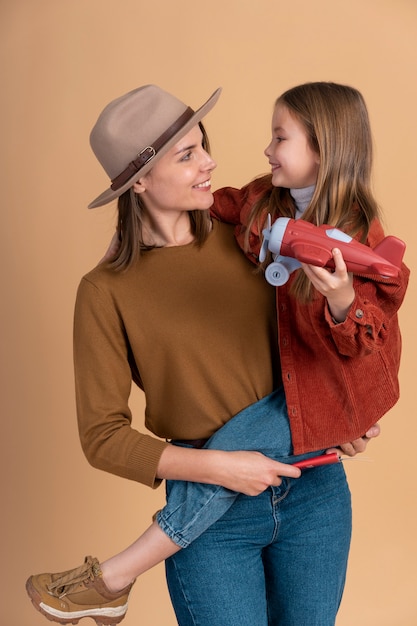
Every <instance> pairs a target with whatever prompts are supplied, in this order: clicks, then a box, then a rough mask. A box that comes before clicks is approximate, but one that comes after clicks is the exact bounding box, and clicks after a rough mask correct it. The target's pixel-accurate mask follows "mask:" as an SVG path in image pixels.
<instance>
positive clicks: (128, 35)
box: [0, 0, 417, 626]
mask: <svg viewBox="0 0 417 626" xmlns="http://www.w3.org/2000/svg"><path fill="white" fill-rule="evenodd" d="M0 29H1V33H0V35H1V36H0V51H1V60H0V61H1V62H0V67H1V70H0V71H1V85H0V89H1V99H0V111H1V115H0V120H1V133H0V138H1V139H0V141H1V146H0V158H1V168H0V176H1V190H2V203H3V208H2V223H3V227H2V229H3V236H2V244H1V246H0V250H1V255H2V261H1V268H2V279H1V295H2V306H1V309H0V310H1V329H2V339H1V367H2V373H1V394H0V398H1V405H2V408H1V419H2V436H1V453H0V462H1V467H0V472H1V474H0V475H1V483H2V500H1V507H2V514H1V517H2V533H1V541H2V546H1V554H2V559H1V569H2V574H1V581H2V583H1V587H0V589H1V591H0V596H1V613H0V614H1V617H0V622H1V624H4V625H5V626H6V624H7V626H29V624H30V626H37V625H41V624H46V623H47V622H46V620H45V619H44V618H43V617H41V616H40V615H38V614H36V613H35V611H33V610H32V608H31V607H30V604H29V601H28V600H27V598H26V596H25V593H24V582H25V579H26V577H27V576H28V575H29V574H30V573H32V572H38V571H42V570H45V569H46V570H52V571H54V570H60V569H64V568H68V567H73V566H76V565H78V564H79V563H80V562H81V560H82V559H83V557H84V556H85V555H86V554H90V553H91V554H93V555H97V556H98V557H99V558H105V557H107V556H109V555H110V554H111V553H113V552H114V551H116V550H119V549H120V548H121V547H122V546H124V545H125V544H126V543H127V542H130V541H131V540H133V539H134V538H135V537H136V535H137V534H138V533H139V532H140V531H141V530H143V529H144V528H145V527H146V525H147V524H148V522H149V520H150V517H151V514H152V513H153V512H154V510H155V509H156V508H158V507H159V506H160V504H161V503H162V502H163V491H162V490H158V491H156V492H151V491H150V490H148V489H146V488H145V487H142V486H140V485H137V484H134V483H129V482H128V481H124V480H121V479H119V478H116V477H114V476H110V475H107V474H105V473H102V472H99V471H97V470H94V469H92V468H91V467H90V466H89V465H88V464H87V462H86V460H85V459H84V457H83V455H82V452H81V450H80V446H79V443H78V435H77V430H76V421H75V409H74V397H73V379H72V355H71V332H72V328H71V325H72V311H73V303H74V296H75V290H76V287H77V284H78V281H79V279H80V277H81V275H82V274H83V273H85V272H86V271H87V270H89V269H90V268H91V267H92V266H93V265H94V264H95V263H96V261H97V260H98V259H99V258H100V255H101V254H102V252H103V251H104V249H105V248H106V244H107V242H108V240H109V239H110V236H111V234H112V232H113V226H114V207H106V208H102V209H96V210H95V211H87V209H86V205H87V203H88V201H90V200H92V199H93V198H94V197H95V196H96V195H98V193H99V192H101V191H102V190H103V189H104V188H105V187H106V186H107V184H108V182H107V180H106V178H105V176H104V174H103V173H102V172H101V170H100V168H99V166H98V165H97V164H96V162H95V160H94V158H93V155H92V153H91V151H90V148H89V145H88V134H89V131H90V129H91V127H92V125H93V123H94V122H95V119H96V117H97V115H98V113H99V112H100V110H101V109H102V107H103V106H104V105H105V104H106V103H107V102H108V101H109V100H111V99H113V98H114V97H116V96H118V95H121V94H122V93H124V92H126V91H128V90H130V89H132V88H134V87H136V86H138V85H140V84H145V83H148V82H156V83H157V84H159V85H161V86H162V87H164V88H165V89H167V90H171V91H173V92H174V93H175V94H177V95H178V96H179V97H180V98H182V99H183V100H184V101H186V102H187V103H189V104H190V105H191V106H193V107H198V106H200V104H201V103H202V102H203V101H204V100H205V99H206V98H207V97H208V96H209V95H210V94H211V92H212V91H214V89H215V88H216V87H217V86H219V85H221V86H223V88H224V92H223V95H222V98H221V100H220V102H219V105H218V106H217V108H216V109H215V110H214V111H213V112H212V113H211V114H210V116H209V117H208V118H207V127H208V130H209V133H210V136H211V140H212V143H213V146H214V156H215V158H216V159H217V161H218V163H219V167H218V169H217V171H216V174H215V185H216V186H221V185H223V184H232V185H236V186H239V185H241V184H243V183H245V182H246V181H247V180H249V179H250V178H251V177H253V176H254V175H255V174H258V173H261V172H264V171H266V170H267V167H266V161H265V159H264V157H263V153H262V151H263V148H264V146H265V145H266V144H267V143H268V141H269V124H270V114H271V110H272V102H273V100H274V98H275V97H276V96H277V95H278V94H279V93H280V92H282V91H283V90H285V89H287V88H288V87H291V86H293V85H295V84H298V83H300V82H304V81H309V80H334V81H337V82H344V83H350V84H352V85H354V86H356V87H358V88H359V89H360V90H361V91H362V92H363V94H364V96H365V98H366V100H367V103H368V106H369V111H370V116H371V121H372V124H373V131H374V137H375V143H376V163H375V190H376V194H377V197H378V199H379V201H380V203H381V204H382V206H383V208H384V211H385V224H386V229H387V230H388V231H389V232H391V233H393V234H396V235H397V236H399V237H401V238H403V239H405V240H406V242H407V244H408V250H407V253H406V261H407V263H408V265H410V266H411V267H412V268H413V267H415V264H416V248H417V234H416V232H415V230H416V227H417V220H416V217H415V212H416V197H417V176H416V165H417V162H416V161H417V159H416V139H417V137H416V121H415V115H416V110H417V81H416V60H417V56H416V55H417V2H416V0H350V1H349V2H346V1H343V2H341V1H339V0H316V1H315V2H310V1H308V0H291V2H288V1H287V2H283V1H279V0H211V2H208V3H207V2H199V1H198V0H175V1H172V0H159V1H157V0H155V1H151V0H147V1H146V2H145V1H144V0H117V1H116V0H113V1H111V0H0ZM414 281H415V277H414V276H413V280H412V283H411V285H410V289H409V292H408V296H407V300H406V303H405V305H404V307H403V309H402V311H401V321H402V329H403V336H404V355H403V361H402V370H401V382H402V397H401V400H400V402H399V403H398V405H397V406H396V407H395V408H394V409H393V410H392V411H391V412H390V414H389V415H387V416H386V417H385V418H384V420H383V423H382V428H383V434H382V436H381V437H380V439H379V440H378V441H377V442H374V443H373V444H372V445H371V446H369V448H368V452H367V455H366V456H367V459H368V460H367V461H363V460H362V459H361V460H354V461H349V462H347V463H346V468H347V471H348V474H349V477H350V483H351V488H352V491H353V501H354V515H355V531H354V537H353V546H352V553H351V559H350V566H349V573H348V581H347V589H346V593H345V596H344V601H343V605H342V608H341V611H340V615H339V618H338V622H337V623H338V626H353V625H355V626H413V625H415V624H417V602H416V573H415V562H416V558H417V545H416V539H415V535H416V523H417V504H416V489H415V484H416V482H415V472H416V462H415V454H416V453H415V447H416V443H415V439H416V425H415V413H416V411H415V387H416V380H415V367H416V366H415V357H416V352H417V345H416V338H415V315H414V310H415V306H416V302H417V296H416V288H415V282H414ZM133 405H134V408H135V413H136V424H137V425H138V426H139V427H141V424H142V414H143V405H142V399H141V396H140V394H139V393H137V394H135V395H134V398H133ZM331 566H332V564H331V563H329V567H331ZM300 575H303V573H302V572H300ZM86 623H87V622H86ZM91 623H92V622H91ZM124 624H126V626H129V625H132V626H133V625H138V624H141V625H143V626H171V625H173V624H175V619H174V616H173V612H172V609H171V607H170V603H169V599H168V595H167V592H166V589H165V582H164V573H163V567H162V566H161V567H158V568H157V569H155V570H154V571H152V572H150V573H149V574H147V575H146V576H144V577H143V579H142V580H141V581H140V582H139V583H138V584H137V585H136V587H135V591H134V593H133V596H132V600H131V606H130V610H129V613H128V616H127V618H126V620H125V622H124ZM213 626H215V625H213ZM254 626H256V625H254ZM300 626H303V625H300Z"/></svg>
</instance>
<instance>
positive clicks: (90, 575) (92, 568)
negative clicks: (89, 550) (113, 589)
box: [48, 556, 101, 598]
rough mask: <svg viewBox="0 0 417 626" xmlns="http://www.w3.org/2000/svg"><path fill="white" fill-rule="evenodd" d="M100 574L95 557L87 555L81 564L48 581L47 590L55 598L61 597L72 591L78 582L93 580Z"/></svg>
mask: <svg viewBox="0 0 417 626" xmlns="http://www.w3.org/2000/svg"><path fill="white" fill-rule="evenodd" d="M100 575H101V569H100V565H99V563H98V561H97V559H92V558H91V556H87V557H86V558H85V561H84V563H83V564H82V565H80V566H79V567H76V568H75V569H73V570H71V571H70V572H67V573H65V574H63V575H62V576H60V577H59V578H57V579H56V580H54V581H53V582H52V583H50V584H49V585H48V591H49V593H50V594H51V595H53V596H56V597H57V598H63V597H64V596H66V595H68V594H70V593H72V592H73V591H74V590H75V589H76V588H77V587H78V585H79V584H80V583H88V582H90V581H94V579H95V578H96V577H97V576H100Z"/></svg>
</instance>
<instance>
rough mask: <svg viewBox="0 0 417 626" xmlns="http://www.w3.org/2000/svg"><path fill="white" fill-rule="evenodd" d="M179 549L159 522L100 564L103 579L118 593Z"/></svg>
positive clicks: (108, 586)
mask: <svg viewBox="0 0 417 626" xmlns="http://www.w3.org/2000/svg"><path fill="white" fill-rule="evenodd" d="M178 550H180V547H179V546H178V545H177V544H175V543H174V542H173V541H171V539H170V538H169V537H168V536H167V535H166V534H165V533H164V532H163V531H162V530H161V528H160V527H159V525H158V524H157V522H156V521H155V522H153V523H152V524H151V526H149V527H148V528H147V529H146V530H145V532H144V533H143V534H142V535H141V536H140V537H139V538H138V539H136V541H135V542H134V543H132V544H131V545H130V546H129V547H128V548H126V549H125V550H123V551H122V552H119V553H118V554H116V555H115V556H113V557H111V558H110V559H107V560H106V561H103V562H102V563H101V564H100V567H101V572H102V576H103V580H104V582H105V584H106V586H107V588H108V589H109V590H110V591H113V592H117V591H119V590H120V589H124V587H126V585H128V584H129V583H131V582H132V581H134V580H135V578H137V577H138V576H140V575H141V574H143V573H144V572H146V571H147V570H148V569H151V568H152V567H155V565H158V563H161V562H162V561H164V560H165V559H167V558H168V557H169V556H172V555H173V554H175V553H176V552H178Z"/></svg>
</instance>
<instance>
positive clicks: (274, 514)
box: [157, 389, 351, 626]
mask: <svg viewBox="0 0 417 626" xmlns="http://www.w3.org/2000/svg"><path fill="white" fill-rule="evenodd" d="M205 447H208V448H215V449H224V450H258V451H260V452H263V453H264V454H266V455H267V456H270V457H272V458H275V459H276V460H280V461H283V462H294V461H295V460H299V459H301V458H306V457H308V456H312V455H313V454H316V453H311V454H307V455H302V456H297V457H294V456H292V455H291V452H292V450H291V436H290V430H289V426H288V418H287V413H286V405H285V396H284V393H283V391H282V389H280V390H277V391H276V392H274V393H273V394H271V395H270V396H268V397H267V398H264V399H263V400H261V401H259V402H257V403H256V404H254V405H252V406H251V407H248V408H247V409H245V410H244V411H242V412H241V413H239V414H238V415H237V416H235V417H234V418H233V419H232V420H230V421H229V422H228V423H227V424H226V425H225V426H224V427H223V428H221V429H220V430H219V431H218V432H217V433H215V434H214V435H213V437H211V438H210V440H209V441H208V442H207V444H206V446H205ZM320 452H321V451H318V452H317V453H320ZM167 499H168V503H167V506H166V507H165V508H164V509H163V510H162V511H161V512H160V513H159V514H158V518H157V519H158V522H159V524H160V526H161V528H162V529H163V530H164V531H165V532H166V533H167V534H168V535H169V536H170V537H171V538H173V539H174V540H175V541H176V542H177V543H178V544H179V545H183V546H188V547H187V548H186V549H185V550H181V551H180V552H178V553H177V554H175V555H174V556H173V557H171V558H170V559H168V560H167V562H166V572H167V581H168V587H169V591H170V595H171V600H172V603H173V606H174V610H175V612H176V615H177V619H178V623H179V624H180V626H191V625H192V626H196V625H199V626H235V625H236V626H267V625H269V626H278V625H279V626H333V625H334V622H335V618H336V613H337V610H338V607H339V604H340V600H341V597H342V593H343V587H344V581H345V574H346V567H347V558H348V553H349V545H350V535H351V507H350V493H349V489H348V486H347V482H346V477H345V474H344V470H343V467H342V464H337V465H331V466H324V467H318V468H314V469H311V470H306V471H304V472H303V474H302V476H301V478H299V479H296V480H294V479H293V480H291V479H284V480H283V482H282V484H281V485H280V487H271V488H269V489H267V490H266V491H265V492H263V493H262V494H260V495H259V496H256V497H250V496H245V495H243V494H238V493H236V492H233V491H229V490H227V489H224V488H222V487H218V486H214V485H200V484H198V483H186V482H181V481H168V484H167Z"/></svg>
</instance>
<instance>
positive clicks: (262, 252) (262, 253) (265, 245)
mask: <svg viewBox="0 0 417 626" xmlns="http://www.w3.org/2000/svg"><path fill="white" fill-rule="evenodd" d="M270 235H271V215H270V213H268V220H267V226H266V228H264V229H263V231H262V236H263V239H262V246H261V249H260V251H259V261H260V263H263V262H264V261H265V259H266V253H267V252H268V243H269V237H270Z"/></svg>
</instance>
